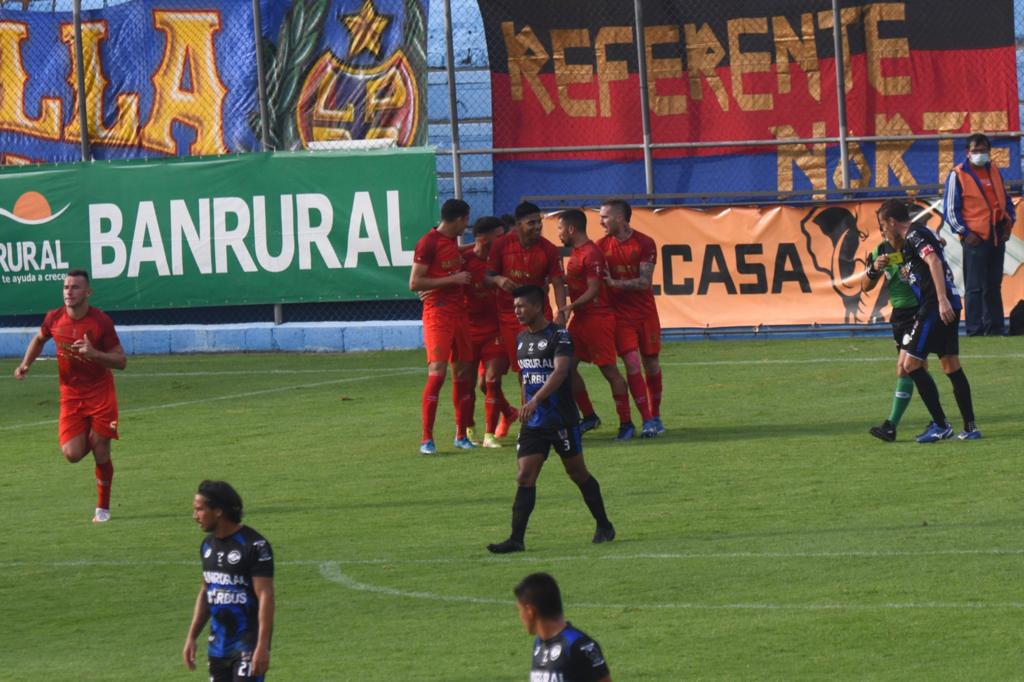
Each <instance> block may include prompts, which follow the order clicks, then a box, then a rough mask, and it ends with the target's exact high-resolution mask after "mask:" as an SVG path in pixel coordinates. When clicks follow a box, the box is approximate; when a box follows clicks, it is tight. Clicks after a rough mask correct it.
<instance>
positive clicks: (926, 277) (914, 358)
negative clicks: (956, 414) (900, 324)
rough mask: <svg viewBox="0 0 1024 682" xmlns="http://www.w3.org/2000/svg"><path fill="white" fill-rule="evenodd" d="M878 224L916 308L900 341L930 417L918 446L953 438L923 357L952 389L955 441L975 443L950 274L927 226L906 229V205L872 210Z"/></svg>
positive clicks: (889, 204) (978, 434)
mask: <svg viewBox="0 0 1024 682" xmlns="http://www.w3.org/2000/svg"><path fill="white" fill-rule="evenodd" d="M878 221H879V222H880V223H882V224H884V225H885V229H886V230H890V231H892V233H893V234H895V235H896V236H897V238H898V239H900V240H902V247H901V253H902V255H903V262H904V263H905V264H906V268H907V272H908V278H907V279H908V281H909V282H910V286H911V288H912V289H913V290H914V293H915V294H917V300H918V301H919V302H920V305H919V307H918V309H917V316H916V318H915V319H914V326H913V328H911V330H910V332H909V333H908V334H906V335H905V336H904V337H903V349H904V350H905V351H906V357H905V358H904V361H903V369H904V371H905V372H906V373H907V374H908V375H909V376H910V378H911V379H913V380H914V385H915V386H917V393H918V395H920V396H921V400H922V401H923V402H924V404H925V406H926V407H927V408H928V412H929V413H930V414H931V416H932V423H931V424H929V425H928V428H926V429H925V430H924V432H922V433H921V434H920V435H919V436H918V437H917V442H918V443H935V442H937V441H940V440H945V439H947V438H952V437H953V427H952V426H950V425H949V422H947V421H946V413H945V412H944V411H943V410H942V405H941V404H940V403H939V389H938V388H937V387H936V386H935V380H934V379H932V376H931V374H929V373H928V370H927V368H926V367H925V366H924V363H925V360H926V359H927V357H928V354H929V353H935V354H936V355H938V356H939V362H940V363H941V364H942V371H943V372H945V373H946V376H947V377H948V378H949V381H950V383H952V384H953V396H954V397H955V398H956V404H957V407H959V408H960V416H962V417H963V420H964V430H963V431H961V432H960V435H959V436H958V438H959V439H960V440H977V439H978V438H981V432H980V431H979V430H978V428H977V426H975V424H974V404H973V402H972V400H971V386H970V384H969V383H968V382H967V375H966V374H964V370H963V368H962V367H961V366H960V337H959V336H958V331H959V327H960V311H961V310H962V306H961V304H960V295H959V294H958V293H957V290H956V285H955V284H954V283H953V273H952V272H951V271H950V269H949V265H948V264H947V263H946V258H945V256H944V255H943V252H942V244H941V243H940V242H939V239H938V237H936V236H935V233H933V232H932V231H931V230H929V229H928V226H927V225H924V224H923V223H911V222H910V211H909V210H908V209H907V205H906V204H905V203H903V202H902V201H899V200H897V199H888V200H886V201H885V202H884V203H883V204H882V206H881V207H880V208H879V209H878Z"/></svg>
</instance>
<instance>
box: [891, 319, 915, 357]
mask: <svg viewBox="0 0 1024 682" xmlns="http://www.w3.org/2000/svg"><path fill="white" fill-rule="evenodd" d="M916 319H917V308H893V309H892V315H890V316H889V323H890V324H891V325H892V338H893V340H894V341H896V350H897V351H899V350H903V337H905V336H906V335H907V334H909V333H910V332H911V331H912V330H913V329H914V320H916Z"/></svg>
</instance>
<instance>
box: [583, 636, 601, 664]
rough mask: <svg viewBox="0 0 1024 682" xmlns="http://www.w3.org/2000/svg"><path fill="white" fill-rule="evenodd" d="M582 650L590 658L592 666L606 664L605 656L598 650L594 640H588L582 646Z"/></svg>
mask: <svg viewBox="0 0 1024 682" xmlns="http://www.w3.org/2000/svg"><path fill="white" fill-rule="evenodd" d="M580 652H582V653H583V654H584V655H585V656H586V657H587V658H588V659H590V665H591V667H594V668H596V667H598V666H599V665H603V664H604V656H602V655H601V652H600V651H599V650H598V648H597V646H596V645H595V643H594V642H587V643H586V644H584V645H583V646H581V647H580Z"/></svg>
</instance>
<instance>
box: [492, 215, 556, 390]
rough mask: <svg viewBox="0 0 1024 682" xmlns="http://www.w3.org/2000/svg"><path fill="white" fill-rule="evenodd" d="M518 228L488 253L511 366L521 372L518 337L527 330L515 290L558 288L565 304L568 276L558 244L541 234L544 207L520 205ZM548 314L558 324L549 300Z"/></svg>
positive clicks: (499, 316) (496, 243)
mask: <svg viewBox="0 0 1024 682" xmlns="http://www.w3.org/2000/svg"><path fill="white" fill-rule="evenodd" d="M515 217H516V226H515V229H514V230H512V231H511V232H509V233H508V234H506V235H505V236H504V237H502V238H501V239H498V240H497V241H496V242H495V243H494V244H493V246H491V252H490V254H489V255H488V256H487V281H488V283H489V284H492V285H493V286H495V287H497V288H498V323H499V327H500V330H501V338H502V340H503V342H504V344H505V350H506V353H507V354H508V362H509V366H510V367H512V368H514V369H515V371H516V372H519V365H518V364H517V360H516V338H517V337H518V336H519V333H520V332H521V331H523V326H522V325H521V324H519V320H518V319H517V318H516V314H515V312H514V310H513V307H512V292H513V291H515V290H516V289H518V288H519V287H522V286H527V285H530V284H532V285H535V286H539V287H540V288H541V289H544V290H545V291H547V286H548V284H550V285H551V286H552V288H553V289H554V290H555V304H556V305H557V306H558V307H559V308H562V307H563V306H565V276H564V275H563V273H562V256H561V254H560V253H559V252H558V247H556V246H555V245H554V244H552V243H551V242H550V241H548V240H547V239H545V238H544V237H542V236H541V235H540V231H541V227H542V226H543V223H542V220H541V215H540V209H539V208H538V207H537V206H535V205H534V204H531V203H530V202H528V201H527V202H523V203H521V204H519V205H518V206H516V211H515ZM544 317H546V318H547V319H548V320H554V321H555V322H556V323H557V324H565V319H564V318H561V317H559V318H555V317H554V315H553V314H552V311H551V304H550V303H548V302H547V300H545V302H544Z"/></svg>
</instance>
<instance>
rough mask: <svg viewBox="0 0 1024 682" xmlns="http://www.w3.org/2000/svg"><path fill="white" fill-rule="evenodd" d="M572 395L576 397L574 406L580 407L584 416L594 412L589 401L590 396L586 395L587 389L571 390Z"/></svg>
mask: <svg viewBox="0 0 1024 682" xmlns="http://www.w3.org/2000/svg"><path fill="white" fill-rule="evenodd" d="M572 397H573V398H575V399H576V407H578V408H580V412H581V413H582V414H583V416H584V417H589V416H590V415H592V414H594V406H593V404H591V402H590V396H589V395H587V389H585V388H584V389H581V390H578V391H573V392H572Z"/></svg>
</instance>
